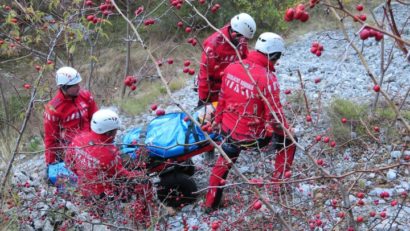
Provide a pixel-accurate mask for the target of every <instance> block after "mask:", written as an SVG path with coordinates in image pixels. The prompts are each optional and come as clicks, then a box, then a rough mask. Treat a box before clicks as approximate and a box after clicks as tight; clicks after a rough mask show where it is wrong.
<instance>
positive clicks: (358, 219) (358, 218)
mask: <svg viewBox="0 0 410 231" xmlns="http://www.w3.org/2000/svg"><path fill="white" fill-rule="evenodd" d="M363 220H364V219H363V217H362V216H358V217H357V219H356V221H357V222H363Z"/></svg>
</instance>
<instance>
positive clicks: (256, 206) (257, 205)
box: [253, 200, 262, 210]
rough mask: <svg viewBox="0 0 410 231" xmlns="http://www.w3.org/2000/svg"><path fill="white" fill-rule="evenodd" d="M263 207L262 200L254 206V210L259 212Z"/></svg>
mask: <svg viewBox="0 0 410 231" xmlns="http://www.w3.org/2000/svg"><path fill="white" fill-rule="evenodd" d="M261 207H262V202H261V201H260V200H257V201H256V202H255V203H254V204H253V209H255V210H259V209H260V208H261Z"/></svg>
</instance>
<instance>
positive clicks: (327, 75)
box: [9, 5, 410, 230]
mask: <svg viewBox="0 0 410 231" xmlns="http://www.w3.org/2000/svg"><path fill="white" fill-rule="evenodd" d="M394 10H395V13H396V15H397V17H396V18H397V19H398V22H397V23H398V25H399V28H402V27H403V26H404V25H405V24H404V23H406V20H407V19H408V17H409V16H410V6H407V7H398V5H395V8H394ZM375 12H376V15H377V17H378V18H379V19H381V12H382V9H381V8H380V7H379V8H377V9H376V10H375ZM409 28H410V27H409V26H408V25H407V26H405V27H404V30H403V35H404V37H405V38H406V39H407V40H408V39H410V29H409ZM357 33H358V31H357V30H355V29H353V28H351V29H349V35H350V37H351V38H352V39H353V40H354V43H355V44H356V45H358V46H359V47H360V49H362V50H363V54H364V56H365V58H366V60H367V62H368V64H369V67H370V68H371V69H372V70H373V71H374V73H375V74H376V75H377V76H380V57H381V55H380V46H381V43H380V42H376V41H374V39H369V40H366V41H364V42H362V41H361V40H360V39H359V37H358V36H357ZM313 41H318V42H320V43H321V44H323V45H324V52H323V54H322V56H321V57H316V56H315V55H313V54H311V53H310V47H311V44H312V42H313ZM384 46H385V48H386V51H385V55H386V57H388V56H393V57H394V59H393V61H392V62H391V63H390V66H389V68H388V69H387V71H386V73H385V76H384V80H383V83H382V84H381V85H382V88H383V89H385V90H387V92H388V93H389V95H391V96H392V97H395V98H396V99H403V97H404V94H405V92H406V91H407V90H408V88H409V87H410V85H409V82H410V75H409V74H408V72H409V70H410V65H409V62H408V61H407V60H406V57H405V56H403V54H402V52H401V51H400V50H398V49H397V48H395V47H394V44H393V41H392V40H391V39H387V38H386V39H385V45H384ZM391 49H392V50H391ZM297 70H300V72H301V73H302V78H303V81H304V85H305V92H306V94H307V97H308V99H309V102H310V103H311V107H312V111H313V116H314V117H315V116H317V114H315V113H319V112H320V113H323V111H321V110H320V107H325V106H327V105H328V104H329V103H330V102H331V101H332V100H333V99H335V98H343V99H352V100H356V101H358V102H371V101H372V100H373V99H374V97H375V93H374V91H373V90H372V88H373V83H372V82H371V81H370V78H369V77H368V75H367V74H366V71H365V69H364V68H363V66H362V64H361V63H360V61H359V59H358V56H357V54H356V53H355V52H354V50H353V49H352V48H351V47H350V46H349V44H348V43H347V42H346V40H344V37H343V34H342V32H341V31H322V32H312V33H309V34H305V35H303V36H301V37H300V38H299V39H297V41H296V42H294V43H292V44H288V46H287V51H286V54H285V55H284V56H283V58H282V59H281V60H280V64H279V65H278V66H277V75H278V78H279V81H280V84H281V89H282V92H284V90H286V89H290V90H291V91H292V93H291V94H294V92H296V91H298V90H300V81H299V77H298V75H297V74H296V71H297ZM317 78H320V79H321V81H320V82H319V83H315V79H317ZM192 85H193V83H192V82H191V81H190V82H189V84H188V86H187V87H186V88H184V89H182V90H180V91H178V92H175V93H174V94H173V97H174V98H175V99H176V100H177V101H178V102H180V103H181V105H182V107H184V108H185V109H188V110H190V109H192V108H194V107H195V105H196V99H197V95H196V93H195V92H194V91H192ZM288 99H289V100H290V99H291V96H289V95H285V94H283V95H282V101H283V102H284V104H285V105H286V100H288ZM319 99H320V102H321V104H318V103H317V102H318V100H319ZM407 102H409V100H407ZM160 107H162V108H164V109H165V110H166V112H171V111H178V110H179V109H178V108H177V107H176V106H174V105H171V104H170V103H169V101H167V100H166V99H164V100H162V101H161V103H160ZM289 115H292V117H291V121H292V123H293V127H294V128H295V131H296V135H297V136H298V138H299V141H300V144H301V145H302V146H303V147H307V146H308V145H310V144H311V142H312V139H313V137H314V135H316V134H326V132H327V131H328V126H329V124H328V120H327V118H326V116H325V115H323V116H321V117H320V119H319V121H318V123H317V125H316V126H309V125H308V124H307V123H306V122H305V119H304V118H305V117H304V115H303V114H291V113H289ZM152 118H154V114H153V113H147V114H144V115H141V116H139V117H138V118H126V117H124V118H123V123H124V126H125V127H133V126H140V125H141V124H142V123H144V122H145V121H149V120H151V119H152ZM312 134H314V135H312ZM403 139H405V138H403ZM407 139H409V137H407ZM368 145H369V146H368V149H367V150H363V151H362V152H363V154H362V155H361V156H360V157H357V156H354V154H355V153H356V151H357V150H355V149H354V148H347V149H338V150H337V151H336V153H337V154H338V155H335V156H334V157H332V158H330V159H329V161H331V163H329V165H330V166H329V171H331V172H332V173H338V174H340V173H345V172H347V171H349V170H352V169H356V168H358V167H360V168H376V167H378V166H383V165H385V164H388V163H395V162H397V161H402V160H400V158H399V157H400V156H404V155H410V150H404V151H402V150H396V149H394V146H393V145H390V144H387V145H384V146H380V147H379V148H377V147H376V146H375V145H374V144H368ZM264 155H268V154H267V152H263V153H262V154H255V153H252V152H244V153H242V154H241V157H240V159H239V161H238V167H239V169H240V171H241V172H242V173H244V174H246V175H247V176H249V177H263V176H266V174H267V173H269V172H270V171H271V170H272V169H271V167H269V166H271V162H269V160H270V159H269V158H266V160H267V163H262V165H261V161H259V160H260V158H262V159H263V158H265V157H266V156H264ZM380 156H383V158H381V157H380ZM194 162H195V164H196V167H197V170H198V171H197V173H196V174H195V175H194V179H195V181H196V182H197V184H198V187H199V188H200V197H199V201H198V203H195V204H192V205H187V206H185V207H184V208H182V209H181V210H178V211H177V213H176V215H174V216H164V217H163V218H162V219H163V222H162V223H161V224H162V225H161V226H159V228H160V229H165V228H166V229H167V230H181V229H183V228H184V222H183V221H184V220H185V222H186V224H188V226H189V227H190V229H196V228H197V229H201V230H208V229H210V227H209V225H211V224H212V222H215V221H224V220H228V221H238V220H239V219H240V218H241V217H244V219H245V220H247V219H256V220H258V219H263V218H264V217H269V213H268V211H267V210H266V208H265V207H264V206H263V208H262V210H261V211H262V212H260V213H259V214H255V213H252V214H251V215H252V216H251V215H249V214H248V210H250V209H249V208H248V206H250V205H247V204H246V205H243V207H242V210H239V212H238V210H237V209H238V207H237V206H231V207H229V206H228V207H226V208H222V209H221V210H219V211H217V212H215V213H213V214H210V215H208V214H204V213H203V211H202V209H201V206H200V204H201V203H202V200H203V194H204V192H205V191H204V190H203V189H204V188H206V186H207V180H208V177H209V174H210V169H211V166H212V164H213V163H212V161H211V162H208V161H205V160H204V158H203V156H196V157H195V158H194ZM254 163H258V164H259V165H255V164H254ZM295 163H296V164H295V167H294V168H295V169H297V171H295V172H300V174H301V175H303V176H304V177H310V176H315V175H316V174H318V172H316V171H314V170H312V171H309V170H303V166H310V164H309V163H310V160H309V159H308V158H307V157H306V156H305V155H304V153H303V152H302V151H301V150H298V152H297V156H296V159H295ZM14 169H16V171H15V173H14V175H15V177H14V178H13V182H14V185H15V186H16V187H21V188H22V189H21V190H20V192H19V193H18V194H19V196H20V197H22V198H25V200H21V201H22V202H23V204H22V205H21V206H27V208H28V209H23V210H20V211H21V212H23V213H30V217H32V221H29V222H27V225H25V226H23V227H22V228H23V229H24V230H41V229H43V230H53V224H55V223H56V222H57V223H61V222H63V220H64V218H63V217H62V216H51V215H49V214H51V211H60V210H58V205H61V204H62V205H63V207H64V209H65V210H64V211H65V212H67V211H68V212H72V214H73V215H74V216H75V217H76V218H77V219H79V220H84V221H94V222H95V224H99V222H100V221H99V220H93V219H92V218H91V217H90V215H89V214H87V213H85V212H81V210H80V208H79V207H78V206H76V205H75V204H73V203H72V202H70V201H69V200H66V199H64V198H60V197H59V198H58V203H55V204H50V203H48V202H50V200H52V199H50V193H53V192H54V191H55V189H53V188H48V187H45V186H44V185H43V183H42V181H41V180H40V179H41V178H42V175H43V169H44V165H43V157H42V156H39V157H38V158H34V159H32V160H30V161H27V162H24V163H20V164H19V165H18V166H16V167H15V168H14ZM299 170H300V171H299ZM231 175H233V174H231ZM236 179H237V178H236V177H234V176H230V178H229V179H228V181H232V182H234V180H236ZM355 180H357V181H360V182H361V183H362V184H363V186H364V188H366V189H367V191H368V193H367V197H366V198H365V199H364V202H365V206H357V207H355V208H354V209H353V212H354V214H355V215H356V214H367V213H368V212H367V211H377V213H378V214H379V213H381V212H383V211H385V212H386V213H387V214H389V215H388V217H387V218H386V219H379V218H374V219H373V218H371V217H369V218H366V221H367V225H368V226H359V229H367V228H368V227H372V228H373V229H374V230H388V229H389V228H390V230H409V227H410V220H409V217H410V215H409V214H410V207H409V204H408V203H407V204H403V206H396V207H394V206H389V204H390V203H391V201H392V200H389V199H386V200H384V199H385V198H383V199H380V198H379V195H380V193H381V192H388V193H389V195H390V196H391V197H396V196H399V195H401V194H402V193H403V192H406V191H407V192H409V190H410V186H409V180H410V172H409V169H403V168H397V169H391V170H389V171H385V172H379V173H371V174H366V175H364V176H361V177H358V178H357V179H354V178H353V179H352V182H353V181H355ZM381 182H384V183H381ZM323 187H324V186H323V185H321V184H317V183H315V182H303V183H300V184H293V185H292V190H291V193H290V197H291V199H289V198H288V200H289V201H291V202H292V203H291V204H292V206H301V207H306V208H312V211H309V212H307V214H308V216H311V217H307V218H306V219H309V220H311V219H313V221H315V222H316V223H315V225H314V227H313V228H316V229H317V230H320V229H325V230H329V229H331V227H332V225H334V224H335V223H336V222H338V219H339V218H336V212H337V211H338V210H332V209H329V208H326V209H322V210H319V209H318V208H317V206H316V205H315V203H316V202H315V200H322V201H323V205H322V206H324V207H326V205H327V207H330V205H331V203H332V201H331V197H329V196H328V195H326V193H325V191H324V192H323V191H322V190H321V189H323ZM234 193H244V195H247V196H246V197H249V198H247V199H248V200H250V196H251V194H249V193H247V189H246V188H245V187H243V188H237V189H235V190H233V191H232V192H230V193H227V195H228V196H227V198H228V200H229V198H230V199H231V200H235V199H234V198H235V197H234V196H232V195H233V194H234ZM35 197H43V198H45V200H44V201H43V202H42V203H37V204H36V205H35V207H34V211H30V209H29V208H30V206H29V203H30V201H32V199H33V198H35ZM359 197H360V196H359ZM359 197H358V196H357V195H353V194H352V195H350V201H351V203H357V202H358V201H359V200H360V198H359ZM376 200H378V202H377V203H375V201H376ZM233 203H234V204H235V202H233ZM236 205H237V204H236ZM275 209H278V211H279V210H280V207H279V206H278V205H277V204H276V205H275ZM12 211H13V210H10V211H9V212H12ZM394 214H397V215H396V216H394ZM319 219H320V221H321V223H320V225H318V224H317V223H318V221H317V220H319ZM393 219H395V222H392V221H393ZM164 221H166V223H167V225H166V227H165V225H164V223H165V222H164ZM296 223H297V222H296ZM309 223H310V224H311V223H312V222H306V221H305V222H303V221H301V222H300V224H299V225H300V226H299V229H304V230H306V229H308V228H309V227H308V225H307V224H309ZM313 223H314V222H313ZM116 225H118V226H124V225H123V224H116ZM230 225H232V227H231V228H233V229H235V226H233V224H232V223H230V222H222V224H221V227H223V228H229V226H230ZM76 227H77V228H78V229H80V230H81V229H83V230H90V228H91V227H93V228H94V230H105V229H107V227H108V226H105V225H91V224H89V223H86V222H84V223H82V224H76ZM271 228H272V229H275V227H271ZM276 228H278V227H276Z"/></svg>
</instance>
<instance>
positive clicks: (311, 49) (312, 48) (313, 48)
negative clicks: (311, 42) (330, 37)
mask: <svg viewBox="0 0 410 231" xmlns="http://www.w3.org/2000/svg"><path fill="white" fill-rule="evenodd" d="M317 51H318V49H317V47H313V46H312V47H311V48H310V52H311V53H312V54H316V52H317Z"/></svg>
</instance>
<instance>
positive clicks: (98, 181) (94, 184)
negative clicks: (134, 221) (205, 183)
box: [64, 109, 152, 220]
mask: <svg viewBox="0 0 410 231" xmlns="http://www.w3.org/2000/svg"><path fill="white" fill-rule="evenodd" d="M119 127H120V119H119V117H118V115H117V113H115V112H114V111H112V110H109V109H101V110H99V111H97V112H95V113H94V115H93V117H92V120H91V131H82V132H81V133H79V134H78V135H77V136H75V137H74V139H73V140H72V142H71V144H70V148H69V149H68V150H67V152H66V156H65V160H64V162H65V164H66V166H67V167H68V168H69V169H70V170H71V171H73V172H74V173H75V174H76V175H77V177H78V182H77V183H78V189H79V190H80V192H81V195H82V196H83V198H84V199H85V200H87V201H91V202H93V203H94V204H95V205H98V204H99V203H100V205H101V203H102V206H101V207H104V206H103V205H104V203H107V199H109V198H116V197H117V198H124V197H127V196H129V194H130V193H136V194H138V197H139V200H137V202H138V205H139V206H137V207H138V208H139V209H141V211H139V212H137V211H135V213H136V214H137V213H138V215H139V216H140V218H141V219H140V220H143V219H146V217H141V215H147V214H145V213H146V212H147V202H148V201H151V199H152V190H151V185H150V184H149V182H148V181H147V182H145V181H146V179H145V178H146V174H145V173H144V172H142V171H128V170H127V169H125V168H124V167H123V165H122V160H121V158H120V155H119V150H118V148H117V147H116V146H115V145H114V143H113V142H114V139H115V136H116V133H117V130H118V129H119ZM142 182H145V183H142ZM136 183H137V184H136ZM124 194H127V195H124ZM142 201H143V202H144V203H141V202H142ZM134 205H135V204H134ZM100 209H101V211H103V208H100ZM101 211H100V213H103V212H101Z"/></svg>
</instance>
